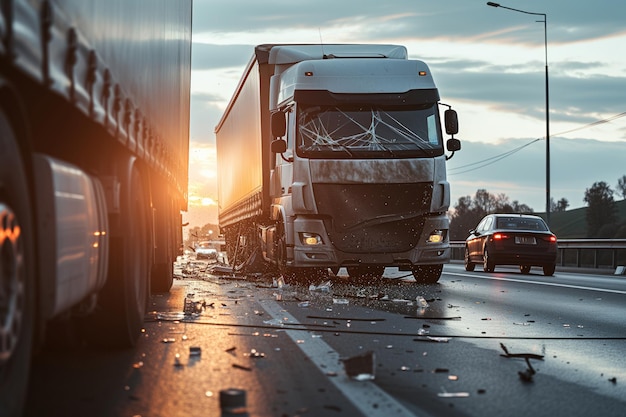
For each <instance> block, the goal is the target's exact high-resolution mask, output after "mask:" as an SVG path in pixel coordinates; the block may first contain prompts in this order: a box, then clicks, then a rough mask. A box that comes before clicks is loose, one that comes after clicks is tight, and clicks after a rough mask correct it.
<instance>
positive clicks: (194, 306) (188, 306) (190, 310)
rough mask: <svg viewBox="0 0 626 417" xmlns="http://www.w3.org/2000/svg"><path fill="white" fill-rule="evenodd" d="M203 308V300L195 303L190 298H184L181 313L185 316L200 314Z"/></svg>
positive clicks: (204, 304) (204, 303)
mask: <svg viewBox="0 0 626 417" xmlns="http://www.w3.org/2000/svg"><path fill="white" fill-rule="evenodd" d="M191 296H193V294H191ZM205 306H206V302H205V301H204V300H202V301H195V300H193V299H192V298H190V297H185V306H184V308H183V312H184V313H185V315H193V314H200V313H202V310H203V309H204V307H205Z"/></svg>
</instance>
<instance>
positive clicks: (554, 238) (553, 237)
mask: <svg viewBox="0 0 626 417" xmlns="http://www.w3.org/2000/svg"><path fill="white" fill-rule="evenodd" d="M548 241H549V242H550V243H556V236H554V235H552V236H550V237H549V238H548Z"/></svg>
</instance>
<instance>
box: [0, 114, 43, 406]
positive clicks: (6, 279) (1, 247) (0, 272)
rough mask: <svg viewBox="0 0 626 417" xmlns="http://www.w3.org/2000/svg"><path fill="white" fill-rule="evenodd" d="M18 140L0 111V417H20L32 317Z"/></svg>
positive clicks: (27, 217)
mask: <svg viewBox="0 0 626 417" xmlns="http://www.w3.org/2000/svg"><path fill="white" fill-rule="evenodd" d="M16 143H17V141H16V135H15V133H14V131H13V129H12V128H11V125H10V123H9V121H8V119H7V117H6V116H5V115H4V113H3V112H2V110H1V109H0V288H1V289H2V290H0V415H2V416H5V415H9V416H18V415H22V408H23V405H24V400H25V396H26V390H27V385H28V375H29V368H30V359H31V352H32V345H33V331H34V327H35V326H34V322H35V318H34V312H35V304H34V303H35V272H34V268H33V267H34V265H35V257H34V249H33V244H34V239H33V237H34V232H33V229H32V213H31V210H30V207H31V205H30V201H29V193H28V185H27V182H26V175H25V169H24V166H23V164H22V158H21V156H20V152H19V150H18V148H17V145H16Z"/></svg>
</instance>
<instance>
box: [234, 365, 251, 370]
mask: <svg viewBox="0 0 626 417" xmlns="http://www.w3.org/2000/svg"><path fill="white" fill-rule="evenodd" d="M232 366H233V368H235V369H241V370H242V371H252V368H249V367H247V366H243V365H239V364H237V363H233V365H232Z"/></svg>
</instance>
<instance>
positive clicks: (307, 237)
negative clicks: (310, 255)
mask: <svg viewBox="0 0 626 417" xmlns="http://www.w3.org/2000/svg"><path fill="white" fill-rule="evenodd" d="M300 242H302V244H303V245H308V246H312V245H322V244H323V243H324V242H323V241H322V237H321V236H320V235H318V234H317V233H307V232H301V233H300Z"/></svg>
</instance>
